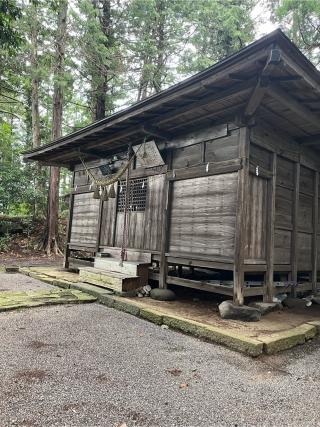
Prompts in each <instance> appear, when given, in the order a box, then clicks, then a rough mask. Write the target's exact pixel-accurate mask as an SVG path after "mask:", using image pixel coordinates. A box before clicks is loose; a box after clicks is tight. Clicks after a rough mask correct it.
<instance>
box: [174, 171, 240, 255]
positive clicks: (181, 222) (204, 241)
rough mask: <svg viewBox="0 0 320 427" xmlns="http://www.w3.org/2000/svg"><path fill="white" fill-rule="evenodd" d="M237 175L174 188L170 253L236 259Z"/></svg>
mask: <svg viewBox="0 0 320 427" xmlns="http://www.w3.org/2000/svg"><path fill="white" fill-rule="evenodd" d="M237 182H238V174H237V172H233V173H226V174H223V175H212V176H208V177H200V178H193V179H186V180H181V181H175V182H173V184H172V195H171V200H172V202H171V210H170V214H169V215H170V226H169V227H170V228H169V251H170V252H180V253H184V254H188V256H192V254H193V255H197V256H200V255H202V256H204V257H208V256H215V257H222V256H223V257H226V258H230V259H232V258H233V256H234V231H235V220H236V216H235V212H236V204H237Z"/></svg>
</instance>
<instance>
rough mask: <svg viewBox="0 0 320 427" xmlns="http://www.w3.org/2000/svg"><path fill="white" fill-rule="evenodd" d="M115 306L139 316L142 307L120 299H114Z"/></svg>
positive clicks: (117, 308)
mask: <svg viewBox="0 0 320 427" xmlns="http://www.w3.org/2000/svg"><path fill="white" fill-rule="evenodd" d="M113 308H115V309H116V310H120V311H125V312H126V313H130V314H132V315H133V316H139V314H140V308H139V307H138V306H137V305H135V304H131V303H128V302H126V301H121V300H120V299H114V303H113Z"/></svg>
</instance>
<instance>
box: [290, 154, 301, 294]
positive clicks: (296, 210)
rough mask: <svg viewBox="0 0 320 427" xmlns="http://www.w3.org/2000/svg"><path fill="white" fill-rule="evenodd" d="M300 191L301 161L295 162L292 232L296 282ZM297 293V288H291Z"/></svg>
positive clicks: (292, 256)
mask: <svg viewBox="0 0 320 427" xmlns="http://www.w3.org/2000/svg"><path fill="white" fill-rule="evenodd" d="M299 193H300V163H299V162H297V163H295V177H294V196H293V218H292V224H293V229H292V233H291V281H292V282H294V283H295V284H296V283H297V280H298V215H299ZM291 291H292V294H293V295H295V294H296V288H295V287H293V288H292V289H291Z"/></svg>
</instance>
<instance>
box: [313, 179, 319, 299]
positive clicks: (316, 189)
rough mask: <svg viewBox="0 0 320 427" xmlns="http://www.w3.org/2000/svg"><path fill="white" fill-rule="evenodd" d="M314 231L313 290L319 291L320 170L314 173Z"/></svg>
mask: <svg viewBox="0 0 320 427" xmlns="http://www.w3.org/2000/svg"><path fill="white" fill-rule="evenodd" d="M313 197H314V199H313V233H312V291H313V292H316V291H317V270H318V265H317V260H318V245H317V240H318V239H317V237H318V216H319V172H315V173H314V196H313Z"/></svg>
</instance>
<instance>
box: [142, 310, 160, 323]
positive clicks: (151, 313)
mask: <svg viewBox="0 0 320 427" xmlns="http://www.w3.org/2000/svg"><path fill="white" fill-rule="evenodd" d="M140 317H142V318H143V319H146V320H149V322H152V323H155V324H156V325H162V324H163V315H162V313H160V312H158V311H156V310H152V309H147V308H140Z"/></svg>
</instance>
